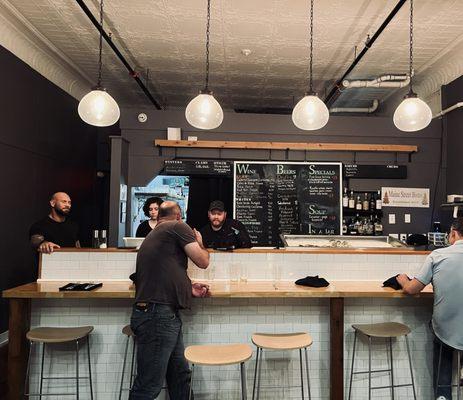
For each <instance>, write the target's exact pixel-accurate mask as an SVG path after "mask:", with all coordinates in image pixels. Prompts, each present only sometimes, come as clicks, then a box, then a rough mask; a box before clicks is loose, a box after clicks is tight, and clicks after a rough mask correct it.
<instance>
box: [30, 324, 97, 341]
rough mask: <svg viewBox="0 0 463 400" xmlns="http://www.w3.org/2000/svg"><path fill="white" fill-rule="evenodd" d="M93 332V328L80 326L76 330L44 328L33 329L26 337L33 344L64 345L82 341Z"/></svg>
mask: <svg viewBox="0 0 463 400" xmlns="http://www.w3.org/2000/svg"><path fill="white" fill-rule="evenodd" d="M92 331H93V326H78V327H75V328H61V327H60V328H50V327H42V328H35V329H31V330H30V331H29V332H27V334H26V337H27V339H29V340H30V341H32V342H40V343H64V342H72V341H75V340H79V339H82V338H84V337H86V336H88V335H89V334H90V332H92Z"/></svg>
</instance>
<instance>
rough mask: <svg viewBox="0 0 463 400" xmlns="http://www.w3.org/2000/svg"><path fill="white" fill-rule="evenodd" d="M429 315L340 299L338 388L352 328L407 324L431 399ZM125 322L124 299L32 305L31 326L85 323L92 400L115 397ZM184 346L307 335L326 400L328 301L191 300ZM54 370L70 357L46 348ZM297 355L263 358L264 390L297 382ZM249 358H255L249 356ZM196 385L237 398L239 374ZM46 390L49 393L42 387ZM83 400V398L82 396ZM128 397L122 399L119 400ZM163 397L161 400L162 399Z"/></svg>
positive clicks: (201, 395)
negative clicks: (341, 345) (341, 340)
mask: <svg viewBox="0 0 463 400" xmlns="http://www.w3.org/2000/svg"><path fill="white" fill-rule="evenodd" d="M431 311H432V301H431V300H430V299H418V298H409V299H346V302H345V332H346V335H345V386H346V391H347V389H348V381H349V373H350V361H351V355H352V342H353V330H352V328H351V324H352V323H368V322H377V321H399V322H404V323H406V324H407V325H409V326H410V328H411V329H412V333H411V334H410V344H411V349H412V358H413V370H414V374H415V379H416V381H417V385H416V387H417V390H418V398H419V399H420V400H428V399H430V398H431V388H430V384H431V379H430V376H431V375H430V371H431V368H432V366H431V355H432V352H431V350H432V340H431V336H430V333H429V332H428V329H427V323H428V321H429V319H430V316H431ZM129 319H130V301H129V300H101V299H100V300H84V301H82V300H71V299H67V300H57V299H54V300H51V299H46V300H34V301H33V307H32V326H47V325H48V326H50V325H52V326H74V325H86V324H91V325H93V326H94V327H95V331H94V332H93V333H92V335H91V348H92V367H93V376H94V389H95V393H96V396H95V399H96V400H109V399H111V400H112V399H116V398H117V396H118V389H119V384H120V378H121V370H122V359H123V351H124V336H123V335H122V333H121V329H122V327H123V326H124V324H126V323H128V321H129ZM183 322H184V339H185V344H186V345H189V344H204V343H232V342H242V343H250V337H251V335H252V333H254V332H256V331H258V332H294V331H306V332H310V334H311V335H312V336H313V339H314V343H313V345H312V347H311V349H310V351H309V357H310V376H311V387H312V399H314V400H315V399H324V400H325V399H328V398H329V327H328V323H329V300H328V299H295V298H291V299H289V298H288V299H195V301H194V306H193V309H192V310H191V311H187V312H184V313H183ZM357 343H358V347H357V348H358V352H357V362H356V366H357V367H358V368H366V367H367V360H368V353H367V348H366V347H365V342H364V341H360V343H359V342H357ZM383 349H384V342H378V343H377V344H376V346H375V349H374V352H373V366H374V367H375V368H384V367H386V366H387V358H386V353H385V352H384V351H383ZM49 354H52V355H53V357H54V364H53V365H52V366H49V364H48V362H46V364H45V365H46V366H45V371H46V373H53V374H55V375H61V376H62V375H65V374H72V373H73V372H74V370H75V364H74V358H73V353H72V351H70V348H69V347H67V346H55V347H53V349H51V350H49ZM297 354H298V353H296V352H294V353H292V354H288V353H282V352H267V353H264V358H265V361H264V364H263V371H262V378H263V383H262V384H263V385H265V384H271V385H275V384H276V385H279V386H287V385H289V384H299V379H300V378H299V376H300V375H299V369H298V368H299V367H298V365H299V364H298V358H297V357H298V356H297ZM84 355H85V352H84V351H82V353H81V373H84V372H86V369H85V368H86V364H85V362H86V359H85V358H84ZM254 357H255V354H254ZM254 357H253V359H252V360H251V361H250V362H248V363H247V376H248V394H249V395H250V394H251V391H252V382H253V381H252V379H253V372H254V369H253V368H254V359H255V358H254ZM38 366H39V359H38V353H37V352H36V351H34V355H33V369H32V374H33V377H32V384H33V386H34V387H33V390H35V389H36V385H37V379H38ZM394 366H395V368H396V382H399V383H406V382H407V380H408V379H409V370H408V360H407V358H406V353H405V344H404V342H403V339H400V340H397V341H394ZM196 377H197V378H198V380H197V381H196V384H195V392H196V396H195V398H197V399H233V398H234V399H236V398H239V396H238V390H239V373H238V369H237V367H235V366H228V367H223V368H206V367H204V368H203V367H199V368H198V369H197V373H196ZM387 382H388V380H387V376H385V374H380V376H379V377H375V378H374V380H373V383H374V384H375V385H376V384H378V385H382V384H387ZM56 384H57V382H56V381H54V382H53V381H50V382H46V384H45V389H47V390H52V388H53V390H57V391H60V392H62V391H63V390H72V389H73V386H72V383H71V382H64V381H62V382H58V386H56ZM48 385H50V387H48ZM366 385H367V377H366V376H357V377H356V378H355V379H354V385H353V398H354V399H356V400H363V399H367V398H368V396H367V393H366V390H365V388H366ZM84 398H86V397H84ZM123 398H124V399H126V398H127V393H126V394H125V395H124V397H123ZM163 398H164V397H163ZM261 398H262V399H282V398H285V399H286V398H300V389H291V390H286V391H285V392H284V393H283V391H282V390H275V389H271V390H268V389H267V390H263V392H262V396H261ZM374 398H375V399H390V392H389V391H388V390H380V391H376V393H375V397H374ZM396 398H402V399H405V398H407V399H408V398H412V396H411V391H410V389H406V388H403V389H397V391H396Z"/></svg>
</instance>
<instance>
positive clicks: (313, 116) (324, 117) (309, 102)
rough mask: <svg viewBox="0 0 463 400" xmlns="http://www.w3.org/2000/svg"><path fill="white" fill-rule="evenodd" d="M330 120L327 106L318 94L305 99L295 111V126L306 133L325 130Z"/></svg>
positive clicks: (298, 104)
mask: <svg viewBox="0 0 463 400" xmlns="http://www.w3.org/2000/svg"><path fill="white" fill-rule="evenodd" d="M329 118H330V113H329V111H328V108H327V107H326V104H325V103H324V102H323V101H321V100H320V98H319V97H318V96H317V95H316V94H308V95H306V96H305V97H303V98H302V99H301V100H299V102H298V103H297V104H296V106H295V107H294V109H293V114H292V119H293V122H294V125H296V126H297V127H298V128H299V129H303V130H305V131H314V130H317V129H320V128H323V127H324V126H325V125H326V124H327V122H328V119H329Z"/></svg>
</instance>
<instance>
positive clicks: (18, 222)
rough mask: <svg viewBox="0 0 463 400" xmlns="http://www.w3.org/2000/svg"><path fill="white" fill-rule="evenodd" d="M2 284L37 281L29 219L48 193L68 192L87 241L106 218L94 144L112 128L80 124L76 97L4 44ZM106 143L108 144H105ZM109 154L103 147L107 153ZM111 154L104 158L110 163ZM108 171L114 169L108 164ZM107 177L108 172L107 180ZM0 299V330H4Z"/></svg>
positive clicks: (0, 78) (38, 214) (42, 211)
mask: <svg viewBox="0 0 463 400" xmlns="http://www.w3.org/2000/svg"><path fill="white" fill-rule="evenodd" d="M0 70H1V71H2V74H0V87H1V95H0V121H1V122H2V125H1V129H0V165H1V168H0V178H1V179H0V182H1V185H2V195H1V196H0V219H1V221H2V235H1V240H0V252H1V254H2V257H1V259H0V290H4V289H7V288H11V287H14V286H17V285H19V284H22V283H27V282H30V281H33V280H35V279H36V270H35V268H34V266H33V257H34V253H33V251H32V250H31V248H30V246H29V238H28V232H29V227H30V225H31V224H32V223H33V222H35V221H36V220H38V219H40V218H43V217H44V216H45V215H47V213H48V199H49V196H50V194H51V193H53V192H55V191H59V190H64V191H67V192H68V193H69V194H70V195H71V198H72V201H73V217H74V218H75V219H76V220H78V222H79V224H80V226H81V239H82V242H83V244H86V243H88V239H89V238H90V229H91V227H92V226H93V225H94V224H95V221H99V220H100V219H101V218H102V215H103V214H101V208H104V206H103V207H100V204H99V196H100V195H101V193H102V192H104V184H103V181H104V180H105V178H102V179H101V182H98V181H96V174H95V173H96V168H97V148H98V144H99V143H100V142H104V141H105V136H107V133H106V132H105V131H103V132H98V131H97V129H95V128H93V127H90V126H88V125H86V124H85V123H83V122H82V121H81V120H80V118H79V116H78V114H77V101H76V100H75V99H74V98H72V97H71V96H69V95H68V94H66V93H65V92H63V91H62V90H61V89H59V88H58V87H56V86H55V85H53V84H52V83H51V82H49V81H48V80H47V79H45V78H44V77H43V76H41V75H40V74H38V73H37V72H35V71H34V70H32V69H31V68H30V67H29V66H27V65H26V64H24V63H23V62H22V61H21V60H19V59H17V58H16V57H15V56H14V55H12V54H11V53H10V52H8V51H7V50H5V49H4V48H2V47H0ZM101 147H102V148H103V147H105V146H104V145H103V144H101ZM103 154H104V152H103ZM106 165H107V160H106V157H105V156H104V155H103V157H102V158H101V160H100V166H101V167H102V169H105V168H106V167H105V166H106ZM108 169H109V168H108ZM108 181H109V178H108ZM7 311H8V308H7V301H6V300H3V299H2V300H0V332H3V331H4V330H6V329H7V315H8V312H7Z"/></svg>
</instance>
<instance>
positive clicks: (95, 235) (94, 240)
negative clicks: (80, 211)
mask: <svg viewBox="0 0 463 400" xmlns="http://www.w3.org/2000/svg"><path fill="white" fill-rule="evenodd" d="M92 247H93V248H94V249H98V248H99V247H100V239H99V236H98V230H97V229H96V230H94V231H93V237H92Z"/></svg>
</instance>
